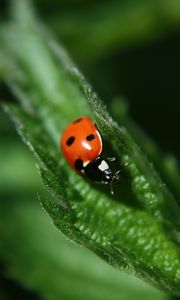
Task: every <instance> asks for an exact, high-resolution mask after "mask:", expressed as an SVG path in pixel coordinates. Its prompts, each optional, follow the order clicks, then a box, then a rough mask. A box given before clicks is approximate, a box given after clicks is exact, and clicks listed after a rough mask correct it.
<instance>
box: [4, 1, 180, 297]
mask: <svg viewBox="0 0 180 300" xmlns="http://www.w3.org/2000/svg"><path fill="white" fill-rule="evenodd" d="M13 3H14V7H13V19H11V21H10V22H9V24H5V26H4V28H2V30H1V40H2V43H1V45H2V47H1V52H2V56H3V63H4V78H5V79H6V80H7V82H8V84H9V87H10V88H11V90H12V91H13V92H14V94H15V95H16V97H17V99H18V100H19V101H20V106H21V107H18V106H16V105H6V106H5V109H6V111H7V112H8V113H9V115H10V116H11V118H12V119H13V121H14V123H15V126H16V128H17V130H18V132H19V133H20V135H21V137H22V138H23V140H24V142H25V143H26V144H27V145H28V146H29V147H30V149H31V150H32V151H33V153H34V154H35V155H36V157H37V159H38V162H39V170H40V174H41V176H42V179H43V181H44V183H45V184H46V185H47V187H48V189H49V191H50V192H51V193H52V195H53V196H54V200H52V199H51V198H50V197H46V199H44V197H43V198H42V199H41V201H42V204H43V206H44V207H45V209H46V210H47V211H48V213H49V214H50V216H51V217H52V219H53V221H54V223H55V225H56V226H57V227H58V228H59V229H60V230H61V231H62V232H63V233H64V234H65V235H66V236H67V237H68V238H70V239H72V240H74V241H75V242H77V243H79V244H82V245H85V246H86V247H88V248H89V249H91V250H92V251H94V252H95V253H97V254H98V255H99V256H100V257H102V258H103V259H104V260H106V261H107V262H108V263H109V264H111V265H113V266H115V267H117V268H119V269H120V270H124V271H126V272H128V273H131V274H134V275H136V276H138V277H139V278H141V279H143V280H145V281H147V282H149V283H152V284H154V285H156V286H157V287H159V288H162V289H164V290H166V291H168V292H171V293H174V294H180V256H179V254H180V253H179V247H178V245H179V243H180V235H179V230H180V218H179V216H180V208H179V205H178V204H177V201H176V200H175V198H174V197H173V195H172V194H171V192H169V190H168V188H167V186H166V185H165V184H164V183H163V182H162V180H161V178H160V177H159V175H158V173H157V172H156V171H155V168H154V166H153V165H152V163H151V162H150V161H149V160H148V159H147V157H146V154H145V153H144V152H143V151H142V150H141V149H140V147H139V146H138V145H137V144H136V142H135V141H134V140H133V138H132V137H131V136H130V134H129V133H128V131H127V129H126V128H125V127H124V126H120V127H119V125H118V124H117V123H116V122H114V121H113V120H112V118H111V117H110V116H109V113H108V112H107V111H106V108H105V107H104V105H103V104H102V103H101V102H100V100H99V99H98V97H97V95H96V94H95V93H94V91H93V90H92V89H91V87H90V86H89V84H88V83H87V82H86V80H85V79H84V77H83V75H82V74H81V73H80V72H79V70H78V69H77V67H76V66H75V65H74V63H73V62H72V61H71V59H70V58H69V57H68V55H67V54H66V53H65V51H64V50H63V49H62V47H61V46H60V45H58V44H57V43H56V41H55V40H54V38H53V37H52V35H51V34H50V33H48V32H47V30H46V28H44V26H43V25H42V24H41V23H40V22H38V21H37V19H36V17H35V16H34V14H33V11H32V7H31V6H29V4H28V2H27V1H21V0H18V1H14V2H13ZM82 115H89V116H91V117H93V118H94V119H95V120H96V122H97V125H98V127H99V130H100V132H101V134H102V136H103V140H104V141H105V143H107V147H105V148H106V152H107V153H106V154H107V155H108V154H109V155H112V154H113V155H115V156H116V157H117V160H118V162H117V164H119V167H120V166H122V168H123V176H122V183H121V184H119V185H117V186H116V187H115V196H114V197H112V196H111V195H110V192H109V188H108V187H104V186H102V187H100V186H98V185H96V184H95V183H91V182H88V181H86V180H85V179H83V178H81V177H79V176H78V175H77V174H75V173H74V171H73V170H71V169H70V167H69V166H68V165H67V164H66V163H65V161H64V159H63V157H62V154H61V153H60V151H59V138H60V137H59V135H60V133H61V132H62V130H63V129H64V127H65V126H66V125H67V123H68V122H71V121H72V120H73V119H75V118H77V117H79V116H82Z"/></svg>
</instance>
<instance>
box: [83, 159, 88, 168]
mask: <svg viewBox="0 0 180 300" xmlns="http://www.w3.org/2000/svg"><path fill="white" fill-rule="evenodd" d="M88 164H89V160H87V161H84V162H83V167H84V168H85V167H86V166H87V165H88Z"/></svg>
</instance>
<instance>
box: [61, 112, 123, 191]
mask: <svg viewBox="0 0 180 300" xmlns="http://www.w3.org/2000/svg"><path fill="white" fill-rule="evenodd" d="M61 149H62V152H63V154H64V156H65V158H66V160H67V162H68V163H69V165H70V166H71V167H72V168H73V169H74V170H75V171H76V172H77V173H78V174H80V175H82V176H85V177H87V178H89V179H90V180H93V181H95V182H98V183H102V184H111V193H112V194H113V190H112V183H113V181H114V180H118V181H119V179H120V176H119V174H120V171H117V172H115V173H113V172H112V170H111V168H110V166H109V164H108V162H112V161H115V157H109V158H107V159H106V160H105V159H103V158H102V156H101V154H102V150H103V144H102V139H101V136H100V133H99V131H98V129H97V126H96V125H95V124H94V122H93V121H92V120H91V119H90V118H89V117H87V116H85V117H82V118H79V119H77V120H75V121H74V122H72V123H70V124H69V125H68V127H67V128H66V129H65V130H64V132H63V133H62V136H61Z"/></svg>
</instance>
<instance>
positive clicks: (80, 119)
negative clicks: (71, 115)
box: [73, 118, 83, 124]
mask: <svg viewBox="0 0 180 300" xmlns="http://www.w3.org/2000/svg"><path fill="white" fill-rule="evenodd" d="M82 119H83V118H79V119H77V120H75V121H74V122H73V124H76V123H79V122H81V121H82Z"/></svg>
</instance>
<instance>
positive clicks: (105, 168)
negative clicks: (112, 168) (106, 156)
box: [98, 160, 109, 172]
mask: <svg viewBox="0 0 180 300" xmlns="http://www.w3.org/2000/svg"><path fill="white" fill-rule="evenodd" d="M98 169H99V170H101V171H102V172H104V171H105V170H107V169H109V166H108V164H107V162H106V161H105V160H102V162H101V163H100V165H99V166H98Z"/></svg>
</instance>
